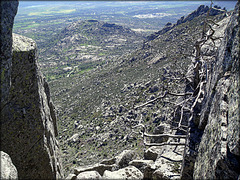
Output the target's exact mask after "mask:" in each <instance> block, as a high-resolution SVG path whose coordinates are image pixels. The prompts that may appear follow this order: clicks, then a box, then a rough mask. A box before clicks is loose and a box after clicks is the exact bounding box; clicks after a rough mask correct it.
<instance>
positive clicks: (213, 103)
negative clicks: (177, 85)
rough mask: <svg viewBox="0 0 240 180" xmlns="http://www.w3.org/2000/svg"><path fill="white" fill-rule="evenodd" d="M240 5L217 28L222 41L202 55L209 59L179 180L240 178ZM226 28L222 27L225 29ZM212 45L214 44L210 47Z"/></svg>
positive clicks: (209, 43)
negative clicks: (205, 54) (201, 94)
mask: <svg viewBox="0 0 240 180" xmlns="http://www.w3.org/2000/svg"><path fill="white" fill-rule="evenodd" d="M238 11H239V3H238V4H237V5H236V8H235V11H234V12H233V14H232V16H231V17H227V18H225V19H224V20H223V21H221V22H220V23H219V25H218V28H219V30H216V33H215V34H216V36H218V37H223V39H222V40H221V41H220V43H219V41H218V42H217V43H216V44H215V47H217V48H215V49H214V48H212V47H213V46H212V47H210V45H211V43H212V42H210V41H209V42H208V43H206V44H208V45H204V46H203V52H204V53H208V54H209V55H210V56H208V57H207V58H205V59H204V60H205V61H208V63H207V64H208V72H207V75H206V85H205V88H204V91H203V96H202V98H201V99H200V101H199V102H200V105H199V107H200V109H199V110H198V113H199V114H196V115H195V119H194V120H193V122H191V123H190V138H189V141H188V143H187V146H186V152H185V157H184V163H183V171H182V179H192V178H194V179H237V178H239V175H240V171H239V169H240V151H239V146H240V139H239V137H240V122H239V25H238V23H239V14H238V13H239V12H238ZM224 24H225V25H224ZM212 45H213V44H212Z"/></svg>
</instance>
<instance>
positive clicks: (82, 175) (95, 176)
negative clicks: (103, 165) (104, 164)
mask: <svg viewBox="0 0 240 180" xmlns="http://www.w3.org/2000/svg"><path fill="white" fill-rule="evenodd" d="M101 178H102V177H101V175H100V174H99V173H98V172H97V171H86V172H82V173H80V174H79V175H78V176H77V179H101Z"/></svg>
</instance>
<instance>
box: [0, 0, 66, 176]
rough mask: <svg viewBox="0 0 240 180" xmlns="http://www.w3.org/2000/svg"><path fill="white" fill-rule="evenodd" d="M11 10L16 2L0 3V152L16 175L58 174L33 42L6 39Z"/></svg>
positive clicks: (50, 114) (52, 122) (49, 108)
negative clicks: (10, 164) (12, 167)
mask: <svg viewBox="0 0 240 180" xmlns="http://www.w3.org/2000/svg"><path fill="white" fill-rule="evenodd" d="M16 11H17V1H16V2H15V1H9V2H8V1H3V2H2V1H1V150H2V151H4V152H6V153H7V154H9V156H10V157H11V159H12V161H13V164H14V165H15V166H16V168H17V171H18V176H19V178H20V179H56V178H61V177H62V168H61V161H60V151H59V147H58V142H57V140H56V136H57V134H58V133H57V125H56V116H55V111H54V106H53V103H52V101H51V98H50V91H49V88H48V84H47V82H46V81H45V79H44V78H43V76H42V74H41V72H40V71H39V68H38V64H37V47H36V43H35V42H34V41H33V40H32V39H29V38H27V37H24V36H20V35H16V34H14V35H13V40H12V26H13V19H14V15H15V14H16ZM4 23H5V24H4ZM6 27H7V28H8V31H7V30H5V28H6ZM11 52H12V53H11ZM2 54H3V56H2Z"/></svg>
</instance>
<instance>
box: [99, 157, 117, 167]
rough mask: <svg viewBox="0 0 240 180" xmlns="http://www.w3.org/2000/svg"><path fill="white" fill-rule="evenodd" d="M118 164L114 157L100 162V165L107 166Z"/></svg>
mask: <svg viewBox="0 0 240 180" xmlns="http://www.w3.org/2000/svg"><path fill="white" fill-rule="evenodd" d="M115 163H116V157H113V158H111V159H104V160H102V161H101V162H100V164H105V165H113V164H115Z"/></svg>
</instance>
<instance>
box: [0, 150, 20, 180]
mask: <svg viewBox="0 0 240 180" xmlns="http://www.w3.org/2000/svg"><path fill="white" fill-rule="evenodd" d="M0 156H1V169H0V170H1V171H0V174H1V176H0V177H1V179H18V172H17V169H16V167H15V166H14V164H13V163H12V160H11V158H10V156H9V155H8V154H7V153H5V152H3V151H0Z"/></svg>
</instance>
